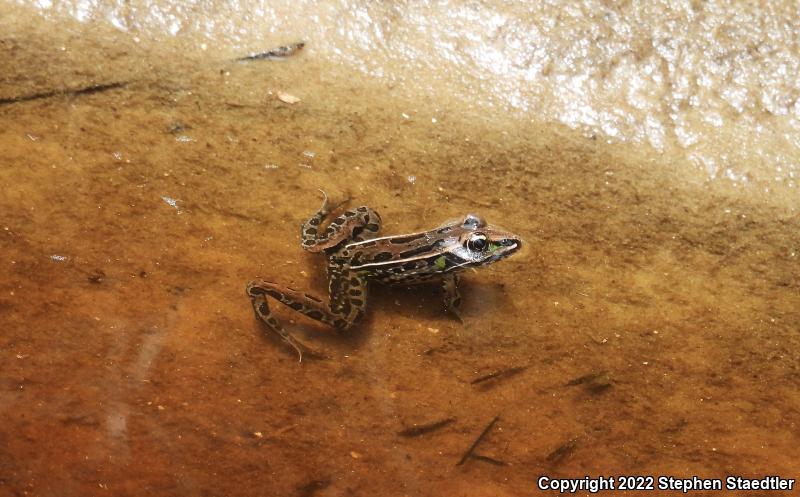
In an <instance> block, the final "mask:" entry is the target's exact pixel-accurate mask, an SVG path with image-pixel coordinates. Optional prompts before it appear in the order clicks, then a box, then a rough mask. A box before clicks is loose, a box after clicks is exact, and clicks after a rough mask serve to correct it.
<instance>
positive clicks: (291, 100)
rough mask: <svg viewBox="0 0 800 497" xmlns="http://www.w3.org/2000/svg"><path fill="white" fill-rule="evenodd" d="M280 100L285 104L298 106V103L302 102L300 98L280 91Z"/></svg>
mask: <svg viewBox="0 0 800 497" xmlns="http://www.w3.org/2000/svg"><path fill="white" fill-rule="evenodd" d="M278 100H280V101H281V102H283V103H287V104H296V103H297V102H299V101H300V98H299V97H295V96H294V95H292V94H291V93H286V92H282V91H279V92H278Z"/></svg>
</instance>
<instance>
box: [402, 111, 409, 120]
mask: <svg viewBox="0 0 800 497" xmlns="http://www.w3.org/2000/svg"><path fill="white" fill-rule="evenodd" d="M400 115H401V116H403V119H411V116H409V115H408V114H406V113H405V112H403V113H402V114H400Z"/></svg>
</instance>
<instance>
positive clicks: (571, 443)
mask: <svg viewBox="0 0 800 497" xmlns="http://www.w3.org/2000/svg"><path fill="white" fill-rule="evenodd" d="M579 439H580V437H572V438H570V439H569V440H567V441H566V442H564V443H563V444H561V445H559V446H558V447H557V448H556V449H555V450H554V451H553V452H551V453H549V454H547V457H545V460H546V461H547V462H549V463H550V464H558V463H560V462H561V461H563V460H564V459H565V458H566V457H567V456H569V455H570V454H572V452H573V451H574V450H575V447H577V446H578V440H579Z"/></svg>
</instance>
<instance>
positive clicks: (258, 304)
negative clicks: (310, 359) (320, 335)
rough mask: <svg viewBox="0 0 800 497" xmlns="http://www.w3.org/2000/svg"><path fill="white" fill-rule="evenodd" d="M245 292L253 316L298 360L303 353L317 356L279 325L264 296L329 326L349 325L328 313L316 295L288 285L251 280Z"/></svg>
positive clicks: (343, 327) (342, 327)
mask: <svg viewBox="0 0 800 497" xmlns="http://www.w3.org/2000/svg"><path fill="white" fill-rule="evenodd" d="M247 295H248V296H249V297H250V301H251V302H252V304H253V311H255V313H256V316H257V317H258V318H259V319H260V320H261V321H263V322H264V323H265V324H266V325H267V326H268V327H269V329H271V330H272V331H274V332H275V333H276V334H277V335H278V336H280V337H281V338H282V339H283V340H284V341H285V342H286V343H288V344H289V345H291V346H292V347H293V348H294V349H295V350H296V351H297V353H298V355H299V356H300V358H301V360H302V357H303V352H306V353H310V354H313V355H315V356H321V354H319V353H318V352H314V351H313V350H312V349H311V348H309V347H308V346H307V345H305V344H303V343H302V342H300V341H299V340H297V339H296V338H294V336H292V334H291V333H289V332H288V331H286V330H285V329H284V328H283V326H281V324H280V323H279V322H278V320H277V319H275V317H273V316H272V311H271V310H270V308H269V304H267V297H272V298H274V299H275V300H277V301H278V302H280V303H282V304H284V305H287V306H289V307H291V308H292V309H294V310H295V311H297V312H300V313H302V314H305V315H306V316H308V317H310V318H311V319H315V320H317V321H320V322H322V323H325V324H327V325H329V326H332V327H334V328H337V329H346V328H347V327H348V326H349V323H347V322H346V321H345V320H344V319H342V318H341V317H340V316H338V315H336V314H334V313H332V312H331V311H330V310H329V309H328V307H327V306H326V305H325V304H324V303H323V302H322V301H321V300H320V299H318V298H316V297H314V296H313V295H309V294H307V293H303V292H300V291H297V290H294V289H291V288H286V287H282V286H280V285H277V284H275V283H271V282H269V281H264V280H255V281H251V282H250V283H249V284H248V285H247Z"/></svg>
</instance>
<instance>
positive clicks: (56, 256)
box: [50, 254, 67, 262]
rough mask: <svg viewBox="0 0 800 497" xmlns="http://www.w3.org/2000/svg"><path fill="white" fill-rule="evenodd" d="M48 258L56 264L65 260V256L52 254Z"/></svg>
mask: <svg viewBox="0 0 800 497" xmlns="http://www.w3.org/2000/svg"><path fill="white" fill-rule="evenodd" d="M50 258H51V259H53V260H54V261H57V262H64V261H66V260H67V256H66V255H58V254H53V255H51V256H50Z"/></svg>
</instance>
